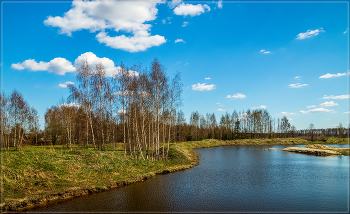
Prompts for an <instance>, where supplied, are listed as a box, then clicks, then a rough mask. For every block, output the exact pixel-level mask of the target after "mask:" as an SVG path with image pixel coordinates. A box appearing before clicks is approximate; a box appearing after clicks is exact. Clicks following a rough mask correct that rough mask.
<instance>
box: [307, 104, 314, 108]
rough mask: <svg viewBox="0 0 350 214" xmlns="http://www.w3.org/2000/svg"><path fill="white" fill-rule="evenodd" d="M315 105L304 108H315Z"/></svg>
mask: <svg viewBox="0 0 350 214" xmlns="http://www.w3.org/2000/svg"><path fill="white" fill-rule="evenodd" d="M315 107H316V105H311V106H306V108H315Z"/></svg>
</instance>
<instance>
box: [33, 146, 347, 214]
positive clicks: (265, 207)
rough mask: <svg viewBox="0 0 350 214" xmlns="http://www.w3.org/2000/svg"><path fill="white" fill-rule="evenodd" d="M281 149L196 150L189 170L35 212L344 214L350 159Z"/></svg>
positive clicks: (240, 147)
mask: <svg viewBox="0 0 350 214" xmlns="http://www.w3.org/2000/svg"><path fill="white" fill-rule="evenodd" d="M331 146H338V147H344V146H348V145H331ZM270 147H274V148H276V150H268V148H270ZM285 147H287V146H224V147H214V148H205V149H197V150H196V152H197V153H199V154H200V164H199V165H198V166H195V167H193V168H191V169H188V170H185V171H180V172H176V173H170V174H166V175H159V176H155V177H153V178H151V179H149V180H147V181H145V182H141V183H135V184H132V185H130V186H126V187H122V188H118V189H112V190H110V191H106V192H102V193H96V194H92V195H87V196H82V197H79V198H75V199H73V200H70V201H66V202H63V203H60V204H54V205H50V206H47V207H41V208H39V209H36V210H34V211H35V212H325V213H332V212H346V213H347V212H348V211H349V157H348V156H337V157H317V156H308V155H303V154H296V153H289V152H284V151H281V150H282V149H283V148H285ZM300 147H304V146H300Z"/></svg>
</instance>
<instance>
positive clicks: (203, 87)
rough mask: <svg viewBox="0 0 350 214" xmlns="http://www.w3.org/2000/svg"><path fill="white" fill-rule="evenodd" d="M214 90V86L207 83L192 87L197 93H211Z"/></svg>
mask: <svg viewBox="0 0 350 214" xmlns="http://www.w3.org/2000/svg"><path fill="white" fill-rule="evenodd" d="M213 89H215V85H214V84H211V85H207V84H206V83H202V84H200V83H197V84H194V85H192V90H195V91H210V90H213Z"/></svg>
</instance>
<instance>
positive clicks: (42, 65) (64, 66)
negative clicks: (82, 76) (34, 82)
mask: <svg viewBox="0 0 350 214" xmlns="http://www.w3.org/2000/svg"><path fill="white" fill-rule="evenodd" d="M11 68H13V69H16V70H23V69H28V70H31V71H48V72H50V73H51V72H52V73H55V74H58V75H64V74H65V73H67V72H74V71H75V68H74V67H73V65H72V63H71V62H70V61H68V60H66V59H65V58H61V57H57V58H54V59H52V60H51V61H50V62H42V61H40V62H36V61H35V60H34V59H27V60H25V61H24V62H22V63H16V64H12V65H11Z"/></svg>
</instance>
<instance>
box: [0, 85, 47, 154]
mask: <svg viewBox="0 0 350 214" xmlns="http://www.w3.org/2000/svg"><path fill="white" fill-rule="evenodd" d="M0 107H1V108H0V109H1V111H0V114H1V142H2V145H1V146H2V147H3V148H5V149H7V150H8V149H9V148H10V147H13V148H14V149H15V150H18V149H19V148H20V147H21V146H22V144H23V143H24V142H25V139H27V136H25V133H28V132H30V133H32V134H34V136H35V141H36V142H37V140H38V132H39V131H40V128H39V117H38V112H37V110H35V109H34V108H31V107H30V106H29V104H28V103H27V102H26V101H25V100H24V99H23V97H22V95H21V94H20V93H19V92H18V91H16V90H14V91H13V92H12V94H11V95H7V94H6V93H2V94H0Z"/></svg>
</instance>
